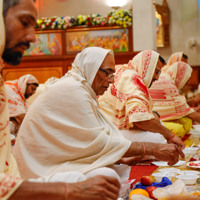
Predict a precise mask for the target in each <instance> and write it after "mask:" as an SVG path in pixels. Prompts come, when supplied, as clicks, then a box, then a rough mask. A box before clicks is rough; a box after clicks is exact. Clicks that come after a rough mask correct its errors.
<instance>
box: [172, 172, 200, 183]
mask: <svg viewBox="0 0 200 200" xmlns="http://www.w3.org/2000/svg"><path fill="white" fill-rule="evenodd" d="M176 178H178V179H181V180H182V181H183V182H184V183H185V184H186V185H194V184H195V183H196V182H197V179H198V178H199V176H198V175H196V174H194V175H192V174H190V175H179V176H176Z"/></svg>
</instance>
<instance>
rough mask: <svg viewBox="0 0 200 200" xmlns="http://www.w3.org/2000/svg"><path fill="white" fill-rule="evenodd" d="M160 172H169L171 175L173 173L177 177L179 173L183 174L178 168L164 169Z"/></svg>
mask: <svg viewBox="0 0 200 200" xmlns="http://www.w3.org/2000/svg"><path fill="white" fill-rule="evenodd" d="M159 171H160V172H162V173H167V172H169V173H173V174H175V175H177V174H179V172H181V170H180V169H176V168H173V167H171V168H162V169H159Z"/></svg>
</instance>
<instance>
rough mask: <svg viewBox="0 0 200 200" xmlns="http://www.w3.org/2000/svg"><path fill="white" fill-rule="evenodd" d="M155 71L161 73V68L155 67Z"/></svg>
mask: <svg viewBox="0 0 200 200" xmlns="http://www.w3.org/2000/svg"><path fill="white" fill-rule="evenodd" d="M155 73H156V75H159V74H160V73H161V70H160V69H159V68H158V67H156V70H155Z"/></svg>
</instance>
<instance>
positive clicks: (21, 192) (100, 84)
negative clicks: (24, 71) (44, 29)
mask: <svg viewBox="0 0 200 200" xmlns="http://www.w3.org/2000/svg"><path fill="white" fill-rule="evenodd" d="M9 2H10V0H3V3H2V1H1V4H0V10H1V12H2V13H1V15H0V23H1V24H0V25H1V27H4V28H5V33H6V38H5V34H4V31H2V33H0V38H1V39H2V41H3V42H2V43H0V55H1V57H2V59H3V60H4V62H6V63H9V64H12V65H17V64H19V63H20V61H21V57H22V55H23V51H24V49H25V48H28V47H29V43H30V42H34V41H35V35H34V25H35V21H36V13H37V12H36V8H35V5H34V0H17V1H16V2H17V3H9ZM24 11H26V12H25V13H24ZM27 13H28V14H27ZM19 16H20V17H24V18H25V19H26V18H27V19H28V20H29V24H30V25H29V26H24V25H23V23H21V21H20V22H19V21H18V20H19V19H21V18H20V17H19ZM13 20H17V21H16V23H13V24H14V25H13V27H12V28H13V29H14V28H15V30H17V31H18V32H19V33H21V34H19V35H17V34H16V33H15V31H14V30H12V29H11V28H9V26H8V25H9V24H11V22H13ZM24 34H25V35H24ZM17 36H18V38H17ZM20 36H21V38H20ZM19 38H20V39H19ZM23 38H26V41H27V43H28V44H27V43H26V42H22V41H24V40H23ZM15 39H16V41H15ZM184 55H185V54H183V53H181V54H180V55H179V56H177V57H176V58H175V57H174V61H173V62H174V63H170V62H168V63H167V65H166V66H164V67H163V63H164V60H163V58H162V57H161V56H160V55H159V54H158V53H157V52H155V51H153V50H145V51H142V52H140V53H138V54H137V55H136V56H135V57H134V58H133V59H132V60H131V61H129V62H128V63H124V64H123V65H115V59H114V53H113V51H112V50H108V49H103V48H100V47H88V48H85V49H84V50H82V51H81V52H80V53H78V54H77V55H76V57H75V59H74V61H73V63H72V69H71V70H70V71H68V72H67V73H66V74H65V75H64V76H63V77H62V78H60V79H56V80H53V81H50V82H51V83H50V84H45V86H44V87H43V88H42V89H41V90H42V91H39V95H38V96H37V98H35V100H33V102H32V103H31V104H30V106H28V104H27V98H28V97H30V96H31V95H33V94H34V93H35V91H36V89H37V87H38V84H39V83H38V81H37V79H36V78H35V77H34V76H32V75H25V76H22V77H21V78H19V79H18V80H14V81H7V82H5V83H4V82H3V79H2V77H1V76H0V97H1V98H0V101H1V102H0V111H1V112H0V118H1V123H0V126H1V128H0V132H1V140H0V142H1V145H0V159H1V165H0V183H1V184H0V199H2V200H4V199H11V200H12V199H13V200H18V199H29V200H32V199H38V200H40V199H56V200H59V199H60V200H61V199H62V200H63V199H68V200H75V199H79V200H92V199H93V200H94V199H95V200H115V199H117V198H118V196H119V192H120V183H121V181H122V180H124V179H126V180H127V179H128V178H129V173H130V167H129V166H132V165H135V164H137V163H138V162H140V161H141V160H144V159H149V158H154V159H156V160H161V161H166V162H167V163H168V164H169V165H174V164H176V163H177V162H178V160H179V158H180V157H182V158H183V159H184V154H183V152H182V150H183V148H184V147H185V144H184V143H183V142H182V140H181V138H180V137H178V136H179V135H180V134H179V130H178V131H177V132H176V134H175V132H174V130H170V129H169V128H168V126H167V125H166V124H165V122H164V123H163V122H162V120H163V121H166V120H167V122H168V121H170V122H171V120H173V122H174V123H178V124H181V119H182V118H184V117H187V118H189V119H190V120H193V121H196V122H198V123H199V114H198V113H197V112H195V111H194V110H193V109H192V108H190V107H189V106H188V105H187V103H186V101H185V99H184V98H183V97H182V96H181V95H180V93H179V89H181V87H183V85H184V84H185V83H186V82H187V80H188V78H189V77H190V74H191V67H190V66H189V65H188V64H185V63H183V61H185V60H184V59H185V56H184ZM179 59H180V60H179ZM2 67H3V61H2V60H0V69H2ZM162 67H163V68H164V70H162ZM179 70H182V71H184V72H185V73H182V76H181V77H180V78H179V77H178V75H179V74H178V71H179ZM161 71H162V73H161V76H160V78H159V75H160V72H161ZM167 78H168V81H167V83H168V84H170V87H171V88H173V90H174V94H176V97H175V98H174V96H173V95H171V96H170V94H169V92H168V91H167V89H168V88H167V87H165V79H167ZM160 82H161V83H162V85H163V87H162V88H159V89H162V96H160V95H158V91H157V90H158V88H157V83H158V84H159V86H160V85H161V83H160ZM149 88H151V89H150V90H149ZM149 91H150V92H149ZM175 92H176V93H175ZM168 96H170V97H168ZM152 98H153V101H152ZM166 98H169V99H171V101H172V104H171V107H172V108H170V111H171V112H170V113H166V110H165V109H164V108H163V107H165V104H164V103H165V99H166ZM158 101H159V102H161V103H157V102H158ZM176 101H180V102H181V104H180V105H181V106H180V108H178V109H176V108H174V107H175V106H176V104H175V105H173V102H176ZM7 104H8V107H9V111H8V107H7ZM153 111H156V112H157V113H158V115H160V118H158V116H157V115H156V114H155V113H154V112H153ZM177 111H178V112H177ZM170 115H172V117H171V118H170ZM166 116H167V117H166ZM174 120H178V121H174ZM9 123H10V126H11V131H12V133H14V134H17V139H16V144H15V146H14V149H13V155H14V157H13V155H12V154H11V147H10V141H9V140H10V127H9ZM176 126H177V125H176ZM166 127H167V128H166ZM183 128H184V125H183ZM187 131H188V130H187ZM15 159H16V160H15ZM16 161H17V162H16Z"/></svg>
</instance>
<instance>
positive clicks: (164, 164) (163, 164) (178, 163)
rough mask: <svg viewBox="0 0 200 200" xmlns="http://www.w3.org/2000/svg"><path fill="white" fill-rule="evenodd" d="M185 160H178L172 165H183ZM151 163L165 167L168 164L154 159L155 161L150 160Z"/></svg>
mask: <svg viewBox="0 0 200 200" xmlns="http://www.w3.org/2000/svg"><path fill="white" fill-rule="evenodd" d="M185 163H186V162H185V161H183V160H179V161H178V162H177V163H176V164H175V165H173V166H174V167H178V166H181V165H184V164H185ZM152 164H154V165H156V166H159V167H167V166H170V165H168V164H167V162H164V161H155V162H152Z"/></svg>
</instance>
